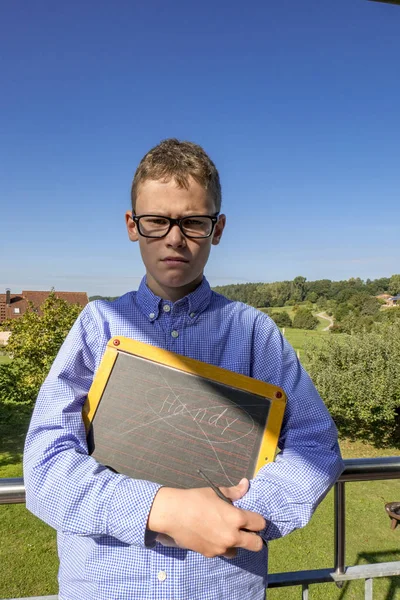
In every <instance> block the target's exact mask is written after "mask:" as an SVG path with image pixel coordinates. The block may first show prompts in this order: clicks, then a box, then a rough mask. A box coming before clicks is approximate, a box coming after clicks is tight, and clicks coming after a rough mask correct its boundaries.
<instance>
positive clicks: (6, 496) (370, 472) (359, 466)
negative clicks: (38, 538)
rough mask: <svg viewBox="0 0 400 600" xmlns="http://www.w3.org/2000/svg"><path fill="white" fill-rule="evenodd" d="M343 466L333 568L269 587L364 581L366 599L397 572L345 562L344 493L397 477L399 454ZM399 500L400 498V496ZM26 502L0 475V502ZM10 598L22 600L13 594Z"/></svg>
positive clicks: (396, 567)
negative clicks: (351, 485)
mask: <svg viewBox="0 0 400 600" xmlns="http://www.w3.org/2000/svg"><path fill="white" fill-rule="evenodd" d="M344 462H345V469H344V471H343V473H342V475H341V476H340V478H339V480H338V482H337V483H336V484H335V498H334V512H335V525H334V527H335V536H334V552H333V554H334V565H335V566H334V568H326V569H317V570H309V571H293V572H286V573H274V574H270V575H269V577H268V587H269V588H275V587H288V586H300V587H301V593H302V596H301V597H302V600H308V598H309V586H310V585H311V584H318V583H328V582H331V583H335V584H336V585H337V586H338V587H342V586H343V585H344V583H345V582H346V581H351V580H354V579H363V580H364V581H365V596H364V597H365V600H373V580H374V579H375V578H376V577H394V576H396V575H400V561H393V562H384V563H374V564H367V565H356V566H350V567H346V566H345V550H346V520H345V516H346V497H345V485H346V483H348V482H352V481H377V480H382V479H400V457H399V456H390V457H384V458H356V459H349V460H345V461H344ZM399 501H400V499H399ZM23 502H25V487H24V482H23V479H22V478H15V479H0V504H18V503H23ZM13 600H21V599H16V598H14V599H13ZM26 600H57V596H41V597H40V598H30V599H26Z"/></svg>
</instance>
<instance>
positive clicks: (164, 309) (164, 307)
mask: <svg viewBox="0 0 400 600" xmlns="http://www.w3.org/2000/svg"><path fill="white" fill-rule="evenodd" d="M170 310H171V307H170V305H169V304H164V306H163V311H164V312H169V311H170Z"/></svg>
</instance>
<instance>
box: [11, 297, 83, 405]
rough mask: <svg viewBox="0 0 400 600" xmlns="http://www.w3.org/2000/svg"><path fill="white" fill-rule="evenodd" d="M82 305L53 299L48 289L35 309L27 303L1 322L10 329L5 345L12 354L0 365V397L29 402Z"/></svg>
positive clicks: (36, 392) (35, 394)
mask: <svg viewBox="0 0 400 600" xmlns="http://www.w3.org/2000/svg"><path fill="white" fill-rule="evenodd" d="M81 310H82V307H81V306H79V305H77V304H69V303H68V302H66V301H65V300H61V299H60V298H57V296H56V294H55V292H54V291H52V292H51V293H50V294H49V296H48V298H47V299H46V300H45V302H44V303H43V304H42V306H41V307H40V309H39V310H37V309H36V308H35V307H34V306H33V305H30V307H29V310H27V312H26V313H25V314H24V315H22V316H21V317H19V318H18V319H13V320H10V321H5V322H4V323H3V324H2V325H1V329H2V330H4V331H11V336H10V339H9V341H8V345H7V347H6V350H7V353H8V354H9V355H10V356H11V357H12V359H13V360H12V361H11V363H9V364H5V365H1V366H0V399H1V400H8V401H14V402H25V403H33V402H34V401H35V399H36V396H37V394H38V391H39V388H40V386H41V384H42V383H43V381H44V379H45V377H46V375H47V373H48V372H49V370H50V367H51V365H52V363H53V360H54V358H55V357H56V354H57V352H58V350H59V349H60V347H61V344H62V343H63V341H64V339H65V337H66V335H67V333H68V331H69V330H70V329H71V327H72V324H73V323H74V321H75V320H76V318H77V316H78V315H79V313H80V312H81Z"/></svg>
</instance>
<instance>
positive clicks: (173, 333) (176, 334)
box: [171, 329, 179, 338]
mask: <svg viewBox="0 0 400 600" xmlns="http://www.w3.org/2000/svg"><path fill="white" fill-rule="evenodd" d="M171 335H172V337H173V338H177V337H178V335H179V333H178V332H177V331H175V329H174V331H171Z"/></svg>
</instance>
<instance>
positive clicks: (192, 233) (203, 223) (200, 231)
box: [132, 213, 219, 238]
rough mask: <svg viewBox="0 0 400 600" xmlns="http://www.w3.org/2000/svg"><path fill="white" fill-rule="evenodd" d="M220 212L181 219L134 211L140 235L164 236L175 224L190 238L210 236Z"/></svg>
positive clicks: (150, 236) (149, 236)
mask: <svg viewBox="0 0 400 600" xmlns="http://www.w3.org/2000/svg"><path fill="white" fill-rule="evenodd" d="M218 215H219V213H216V214H215V215H213V216H211V217H210V216H208V215H189V216H187V217H182V218H181V219H171V217H163V216H160V215H139V216H136V215H134V214H133V213H132V220H133V221H135V223H136V225H137V228H138V231H139V233H140V235H142V236H143V237H148V238H163V237H165V236H166V235H168V234H169V232H170V231H171V229H172V227H173V226H174V225H178V227H179V229H180V230H181V232H182V233H183V235H185V236H186V237H188V238H208V237H210V235H211V234H212V232H213V231H214V227H215V224H216V223H217V221H218Z"/></svg>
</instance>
